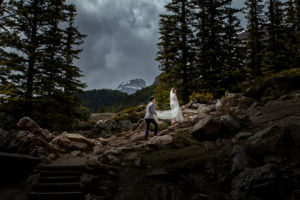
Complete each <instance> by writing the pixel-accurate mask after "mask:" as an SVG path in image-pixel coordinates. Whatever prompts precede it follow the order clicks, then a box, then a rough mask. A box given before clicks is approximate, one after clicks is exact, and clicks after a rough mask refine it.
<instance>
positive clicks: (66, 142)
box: [50, 133, 94, 153]
mask: <svg viewBox="0 0 300 200" xmlns="http://www.w3.org/2000/svg"><path fill="white" fill-rule="evenodd" d="M50 144H51V145H52V146H53V147H54V148H56V149H58V150H60V151H61V152H65V153H66V152H70V151H91V150H92V149H93V145H94V141H93V140H92V139H87V138H85V137H83V136H81V135H80V134H76V133H63V134H61V135H59V136H57V137H55V138H54V139H53V140H52V141H51V143H50Z"/></svg>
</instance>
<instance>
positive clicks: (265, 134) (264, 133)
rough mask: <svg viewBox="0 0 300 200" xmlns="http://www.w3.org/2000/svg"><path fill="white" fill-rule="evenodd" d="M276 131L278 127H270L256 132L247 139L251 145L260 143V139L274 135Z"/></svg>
mask: <svg viewBox="0 0 300 200" xmlns="http://www.w3.org/2000/svg"><path fill="white" fill-rule="evenodd" d="M278 131H279V127H278V126H271V127H268V128H265V129H263V130H261V131H258V132H257V133H255V134H254V135H253V136H251V137H249V138H248V141H249V142H250V143H252V144H256V143H258V142H260V141H261V140H262V139H264V138H267V137H270V136H272V135H274V134H275V133H276V132H278Z"/></svg>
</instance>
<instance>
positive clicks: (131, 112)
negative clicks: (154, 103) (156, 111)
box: [112, 105, 145, 123]
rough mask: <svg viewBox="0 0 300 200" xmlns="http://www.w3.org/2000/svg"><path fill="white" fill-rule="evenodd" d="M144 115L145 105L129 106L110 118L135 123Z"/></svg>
mask: <svg viewBox="0 0 300 200" xmlns="http://www.w3.org/2000/svg"><path fill="white" fill-rule="evenodd" d="M144 116H145V105H140V106H136V107H131V108H128V109H126V110H123V111H121V112H118V113H117V114H116V116H115V117H113V119H112V120H115V121H121V120H130V121H131V122H132V123H137V122H138V121H139V120H140V119H142V118H143V117H144Z"/></svg>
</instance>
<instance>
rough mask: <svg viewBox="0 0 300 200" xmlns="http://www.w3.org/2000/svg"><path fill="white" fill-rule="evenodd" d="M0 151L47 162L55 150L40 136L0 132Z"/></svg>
mask: <svg viewBox="0 0 300 200" xmlns="http://www.w3.org/2000/svg"><path fill="white" fill-rule="evenodd" d="M0 139H1V142H0V151H3V152H8V153H18V154H26V155H31V156H36V157H39V158H42V159H43V160H47V157H48V156H49V155H50V154H51V153H55V152H56V150H55V149H54V148H52V147H51V146H50V145H49V143H48V141H47V140H46V139H45V138H43V137H42V136H41V135H35V134H33V133H31V132H29V131H22V130H21V131H11V132H6V131H3V130H1V131H0Z"/></svg>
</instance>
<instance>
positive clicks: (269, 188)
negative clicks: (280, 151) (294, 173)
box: [232, 164, 285, 200]
mask: <svg viewBox="0 0 300 200" xmlns="http://www.w3.org/2000/svg"><path fill="white" fill-rule="evenodd" d="M284 189H285V187H284V182H283V181H282V180H281V173H280V169H279V167H278V166H277V165H275V164H266V165H263V166H261V167H257V168H254V169H252V168H246V169H245V170H244V171H242V172H241V173H240V174H239V175H237V176H236V177H235V178H234V179H233V181H232V197H233V199H236V200H237V199H253V198H254V199H283V195H284V193H285V191H284Z"/></svg>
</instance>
